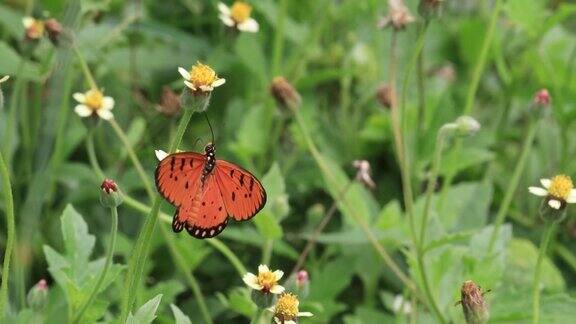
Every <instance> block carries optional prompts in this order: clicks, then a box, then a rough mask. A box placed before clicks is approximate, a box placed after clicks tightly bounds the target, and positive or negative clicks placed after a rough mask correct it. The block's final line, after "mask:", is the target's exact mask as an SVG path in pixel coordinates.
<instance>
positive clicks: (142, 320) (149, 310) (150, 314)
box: [126, 295, 162, 324]
mask: <svg viewBox="0 0 576 324" xmlns="http://www.w3.org/2000/svg"><path fill="white" fill-rule="evenodd" d="M161 300H162V295H157V296H156V297H154V298H152V299H150V300H149V301H147V302H146V303H145V304H144V305H142V307H140V308H139V309H138V310H137V311H136V314H134V315H132V313H130V315H128V319H127V320H126V324H148V323H152V321H154V319H155V318H156V310H157V309H158V306H159V305H160V301H161Z"/></svg>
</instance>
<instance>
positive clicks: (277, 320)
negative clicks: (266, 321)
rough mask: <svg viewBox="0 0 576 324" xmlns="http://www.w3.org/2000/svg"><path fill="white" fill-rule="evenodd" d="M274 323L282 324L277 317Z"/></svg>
mask: <svg viewBox="0 0 576 324" xmlns="http://www.w3.org/2000/svg"><path fill="white" fill-rule="evenodd" d="M274 323H276V324H280V320H279V319H278V318H277V317H274ZM284 324H286V322H284Z"/></svg>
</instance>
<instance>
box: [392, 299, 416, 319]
mask: <svg viewBox="0 0 576 324" xmlns="http://www.w3.org/2000/svg"><path fill="white" fill-rule="evenodd" d="M392 311H393V312H394V313H396V314H398V313H401V314H405V315H408V314H410V313H411V312H412V304H410V302H409V301H407V300H405V299H404V297H402V295H396V297H394V301H393V302H392Z"/></svg>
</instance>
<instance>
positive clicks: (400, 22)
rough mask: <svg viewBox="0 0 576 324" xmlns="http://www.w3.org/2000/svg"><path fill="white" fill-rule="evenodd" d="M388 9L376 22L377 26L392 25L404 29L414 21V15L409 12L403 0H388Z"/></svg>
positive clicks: (397, 28)
mask: <svg viewBox="0 0 576 324" xmlns="http://www.w3.org/2000/svg"><path fill="white" fill-rule="evenodd" d="M389 7H390V11H389V13H388V15H387V16H386V17H383V18H382V19H380V21H379V22H378V28H386V27H389V26H392V27H394V29H396V30H402V29H404V28H405V27H406V26H407V25H408V24H410V23H413V22H414V20H415V19H414V16H412V14H411V13H410V11H409V10H408V8H407V7H406V5H404V1H403V0H389Z"/></svg>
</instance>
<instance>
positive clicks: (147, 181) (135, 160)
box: [110, 118, 155, 199]
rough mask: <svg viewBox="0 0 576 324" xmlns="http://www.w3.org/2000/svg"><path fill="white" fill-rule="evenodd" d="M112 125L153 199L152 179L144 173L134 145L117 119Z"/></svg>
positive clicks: (111, 120) (112, 121) (113, 120)
mask: <svg viewBox="0 0 576 324" xmlns="http://www.w3.org/2000/svg"><path fill="white" fill-rule="evenodd" d="M110 125H111V126H112V128H113V129H114V132H116V135H117V136H118V138H120V141H122V144H124V148H126V151H128V156H130V160H132V164H134V167H135V168H136V171H137V172H138V176H140V180H142V183H143V184H144V188H146V192H147V193H148V196H149V197H150V199H153V198H154V194H155V192H154V189H152V186H151V185H150V179H148V176H147V175H146V171H144V167H142V163H140V160H139V159H138V156H137V155H136V153H135V152H134V149H133V148H132V145H131V144H130V140H129V139H128V136H126V133H124V131H123V130H122V128H121V127H120V126H119V125H118V123H117V122H116V119H114V118H112V119H110Z"/></svg>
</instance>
